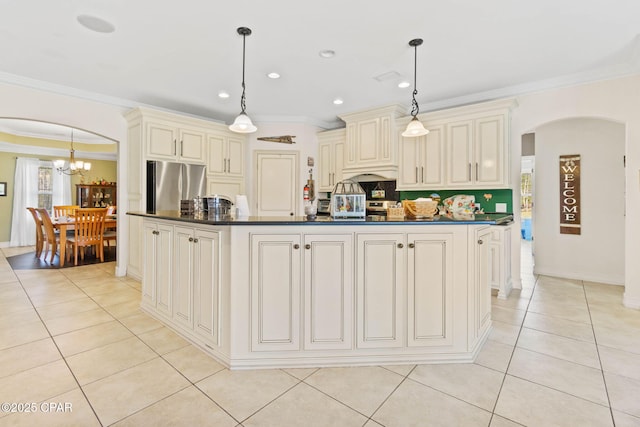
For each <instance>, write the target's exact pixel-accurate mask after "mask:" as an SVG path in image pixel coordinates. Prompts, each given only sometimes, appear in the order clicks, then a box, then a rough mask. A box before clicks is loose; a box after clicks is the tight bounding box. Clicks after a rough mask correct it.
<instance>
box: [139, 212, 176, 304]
mask: <svg viewBox="0 0 640 427" xmlns="http://www.w3.org/2000/svg"><path fill="white" fill-rule="evenodd" d="M143 236H144V270H143V274H144V276H143V280H142V302H143V304H146V305H148V306H150V307H151V308H153V309H155V310H157V311H159V312H160V313H162V314H164V315H166V316H171V315H172V312H173V298H172V292H171V286H172V280H171V279H172V272H173V226H172V225H168V224H164V223H157V222H152V221H144V222H143Z"/></svg>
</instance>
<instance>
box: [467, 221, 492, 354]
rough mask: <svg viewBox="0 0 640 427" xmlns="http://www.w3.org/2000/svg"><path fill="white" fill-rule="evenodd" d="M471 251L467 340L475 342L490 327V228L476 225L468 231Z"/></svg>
mask: <svg viewBox="0 0 640 427" xmlns="http://www.w3.org/2000/svg"><path fill="white" fill-rule="evenodd" d="M469 236H470V239H472V241H470V242H469V246H468V247H469V248H470V250H471V251H473V252H472V253H471V254H470V257H471V258H470V259H471V260H473V266H470V268H469V274H470V277H469V288H470V289H469V298H470V300H469V307H471V308H472V310H471V314H470V318H469V321H470V324H469V334H470V336H469V338H470V341H469V342H472V343H474V342H477V341H478V339H479V338H481V337H482V336H483V335H484V333H485V332H486V330H487V329H488V328H490V327H491V228H490V227H488V226H485V227H477V228H475V230H473V231H472V232H471V233H469Z"/></svg>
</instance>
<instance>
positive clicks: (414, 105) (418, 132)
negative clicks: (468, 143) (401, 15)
mask: <svg viewBox="0 0 640 427" xmlns="http://www.w3.org/2000/svg"><path fill="white" fill-rule="evenodd" d="M421 44H422V39H413V40H411V41H410V42H409V46H411V47H413V48H414V50H415V57H414V62H413V99H412V101H411V116H412V117H413V118H412V119H411V121H410V122H409V124H408V125H407V129H406V130H405V131H404V132H402V136H405V137H409V138H413V137H418V136H423V135H426V134H428V133H429V131H428V130H427V129H425V127H424V126H423V125H422V122H421V121H420V120H418V117H416V116H417V115H418V113H419V112H420V106H418V101H416V95H417V94H418V89H417V86H416V75H417V73H418V71H417V70H418V46H420V45H421Z"/></svg>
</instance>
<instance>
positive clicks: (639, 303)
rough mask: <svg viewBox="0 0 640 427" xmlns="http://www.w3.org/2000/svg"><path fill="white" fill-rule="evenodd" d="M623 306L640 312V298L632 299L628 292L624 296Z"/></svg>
mask: <svg viewBox="0 0 640 427" xmlns="http://www.w3.org/2000/svg"><path fill="white" fill-rule="evenodd" d="M622 305H624V306H625V307H627V308H635V309H638V310H640V297H632V296H631V295H629V293H628V292H625V293H624V295H623V296H622Z"/></svg>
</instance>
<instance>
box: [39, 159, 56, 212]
mask: <svg viewBox="0 0 640 427" xmlns="http://www.w3.org/2000/svg"><path fill="white" fill-rule="evenodd" d="M52 175H53V168H52V167H51V166H40V167H39V168H38V208H41V209H46V210H47V211H49V213H52V211H53V182H52Z"/></svg>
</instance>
